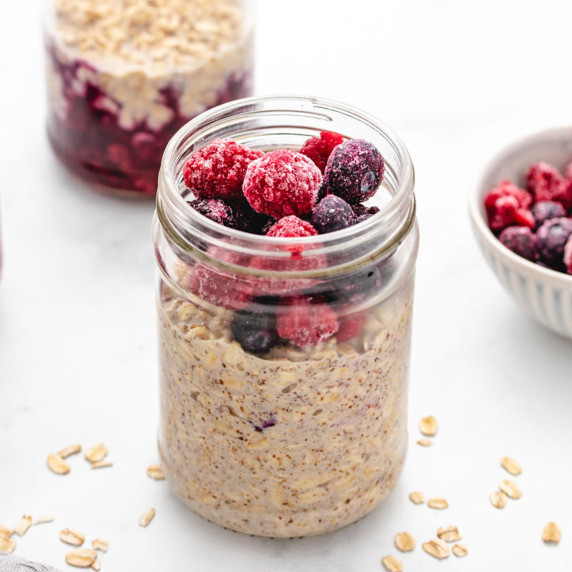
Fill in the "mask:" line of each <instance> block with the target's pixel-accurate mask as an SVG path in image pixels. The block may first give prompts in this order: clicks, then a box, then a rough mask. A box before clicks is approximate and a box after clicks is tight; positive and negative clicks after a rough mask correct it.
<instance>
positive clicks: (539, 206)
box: [530, 201, 566, 230]
mask: <svg viewBox="0 0 572 572" xmlns="http://www.w3.org/2000/svg"><path fill="white" fill-rule="evenodd" d="M530 211H531V212H532V216H533V217H534V230H536V229H538V228H539V227H541V226H542V225H543V224H544V223H545V222H546V221H547V220H549V219H551V218H559V217H563V216H566V209H565V208H564V207H563V206H562V205H561V204H560V203H555V202H554V201H541V202H539V203H536V204H535V205H532V208H531V209H530Z"/></svg>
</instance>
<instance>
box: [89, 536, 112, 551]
mask: <svg viewBox="0 0 572 572" xmlns="http://www.w3.org/2000/svg"><path fill="white" fill-rule="evenodd" d="M91 547H92V548H93V549H94V550H101V551H102V552H107V549H108V548H109V542H107V540H103V538H94V539H93V540H92V541H91Z"/></svg>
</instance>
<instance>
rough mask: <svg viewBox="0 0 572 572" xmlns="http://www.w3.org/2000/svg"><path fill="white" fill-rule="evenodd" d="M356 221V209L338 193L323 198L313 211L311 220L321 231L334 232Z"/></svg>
mask: <svg viewBox="0 0 572 572" xmlns="http://www.w3.org/2000/svg"><path fill="white" fill-rule="evenodd" d="M353 221H354V211H353V210H352V207H350V205H348V203H346V201H344V199H341V198H340V197H337V196H336V195H328V196H327V197H326V198H324V199H322V200H321V201H320V202H319V203H318V204H317V205H316V206H315V207H314V210H313V211H312V218H311V219H310V222H311V223H312V226H313V227H314V228H315V229H316V230H317V231H318V232H319V233H320V234H324V233H326V232H334V231H335V230H341V229H343V228H348V226H351V225H352V224H353Z"/></svg>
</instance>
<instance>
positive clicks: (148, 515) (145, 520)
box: [139, 508, 155, 527]
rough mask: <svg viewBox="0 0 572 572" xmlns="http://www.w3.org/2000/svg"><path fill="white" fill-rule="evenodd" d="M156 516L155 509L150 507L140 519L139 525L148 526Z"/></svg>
mask: <svg viewBox="0 0 572 572" xmlns="http://www.w3.org/2000/svg"><path fill="white" fill-rule="evenodd" d="M154 518H155V509H154V508H150V509H149V510H148V511H147V512H145V513H144V514H142V515H141V518H140V519H139V526H142V527H146V526H147V525H148V524H149V523H150V522H151V521H152V520H153V519H154Z"/></svg>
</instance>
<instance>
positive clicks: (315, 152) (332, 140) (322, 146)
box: [300, 131, 344, 174]
mask: <svg viewBox="0 0 572 572" xmlns="http://www.w3.org/2000/svg"><path fill="white" fill-rule="evenodd" d="M343 142H344V137H343V135H340V134H339V133H335V132H334V131H322V132H321V133H320V136H319V137H311V138H310V139H308V140H307V141H306V142H305V143H304V145H302V148H301V149H300V153H302V154H303V155H306V157H310V159H312V161H314V163H315V164H316V166H317V167H318V169H320V171H322V174H324V169H325V168H326V163H327V162H328V157H329V156H330V154H331V153H332V151H333V149H334V147H336V146H337V145H339V144H340V143H343Z"/></svg>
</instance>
